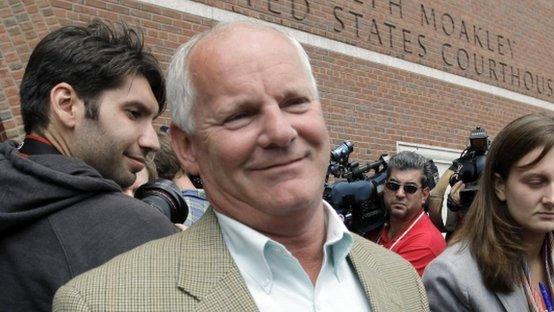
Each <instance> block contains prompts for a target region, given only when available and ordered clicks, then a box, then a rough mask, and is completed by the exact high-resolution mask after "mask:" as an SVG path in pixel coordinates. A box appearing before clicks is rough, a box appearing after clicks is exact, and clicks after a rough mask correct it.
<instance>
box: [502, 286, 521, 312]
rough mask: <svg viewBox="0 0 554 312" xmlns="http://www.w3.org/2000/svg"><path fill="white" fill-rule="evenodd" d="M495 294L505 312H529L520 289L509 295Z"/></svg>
mask: <svg viewBox="0 0 554 312" xmlns="http://www.w3.org/2000/svg"><path fill="white" fill-rule="evenodd" d="M495 294H496V297H497V298H498V300H500V302H501V303H502V306H504V309H506V311H507V312H521V311H529V307H528V306H527V304H526V303H527V299H526V298H525V293H524V292H523V289H522V288H521V287H518V288H516V290H514V291H512V292H510V293H499V292H496V293H495Z"/></svg>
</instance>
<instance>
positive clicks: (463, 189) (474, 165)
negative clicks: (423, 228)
mask: <svg viewBox="0 0 554 312" xmlns="http://www.w3.org/2000/svg"><path fill="white" fill-rule="evenodd" d="M489 145H490V141H489V137H488V135H487V132H486V131H485V130H484V129H483V128H481V127H476V128H475V129H473V130H472V131H471V133H470V135H469V146H468V147H467V148H466V149H465V150H464V151H463V152H462V154H461V155H460V158H458V159H455V160H454V161H453V162H452V165H451V166H450V168H448V169H447V170H446V171H445V172H444V173H443V175H442V176H441V178H440V180H439V182H438V183H437V187H436V188H435V189H433V190H432V191H431V195H430V198H429V216H430V218H431V220H432V221H433V223H434V224H435V226H436V227H437V228H438V229H439V230H440V231H441V232H445V233H446V239H447V240H448V239H449V238H450V237H451V236H452V234H453V233H454V232H455V231H456V230H457V229H458V228H459V227H460V226H461V224H462V222H463V218H464V215H465V214H466V213H467V211H468V209H469V207H470V205H471V203H472V202H473V199H474V198H475V194H476V193H477V190H478V188H479V185H478V181H479V177H480V176H481V172H482V171H483V170H484V167H485V160H486V154H487V152H488V148H489ZM449 184H450V186H451V187H452V188H451V189H450V193H449V194H448V197H447V208H448V210H447V219H446V224H443V220H442V208H443V198H444V193H445V192H446V190H447V187H448V185H449Z"/></svg>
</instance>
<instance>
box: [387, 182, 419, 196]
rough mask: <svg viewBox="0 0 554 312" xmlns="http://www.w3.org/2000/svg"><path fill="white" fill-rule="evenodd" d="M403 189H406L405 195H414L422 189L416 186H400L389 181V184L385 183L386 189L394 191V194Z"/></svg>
mask: <svg viewBox="0 0 554 312" xmlns="http://www.w3.org/2000/svg"><path fill="white" fill-rule="evenodd" d="M401 186H402V187H403V189H404V192H405V193H408V194H413V193H415V192H417V190H418V189H419V188H420V187H421V186H419V185H416V184H412V183H410V184H400V183H398V182H396V181H387V183H385V187H386V188H388V189H389V190H391V191H393V192H396V191H398V190H399V189H400V187H401Z"/></svg>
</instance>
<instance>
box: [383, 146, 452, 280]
mask: <svg viewBox="0 0 554 312" xmlns="http://www.w3.org/2000/svg"><path fill="white" fill-rule="evenodd" d="M427 163H428V161H427V159H425V157H423V156H421V155H419V154H417V153H414V152H409V151H404V152H400V153H398V154H396V155H395V156H394V157H392V158H391V160H390V162H389V166H388V168H387V171H388V178H387V182H386V183H385V190H384V193H383V199H384V203H385V207H386V209H387V210H388V212H389V223H388V224H386V225H385V226H384V228H383V230H382V231H381V234H380V235H379V238H378V239H377V243H378V244H380V245H383V246H384V247H385V248H388V249H390V250H392V251H394V252H396V253H398V254H399V255H401V256H402V257H403V258H404V259H406V260H407V261H409V262H410V263H411V264H412V265H413V266H414V267H415V269H416V270H417V272H418V273H419V275H422V274H423V270H424V269H425V267H426V266H427V264H428V263H429V262H431V260H433V259H434V258H435V257H436V256H438V255H439V254H440V253H441V252H442V251H443V250H444V248H446V243H445V241H444V239H443V237H442V235H441V234H440V232H439V231H438V230H437V229H436V228H435V226H434V225H433V223H432V222H431V220H430V219H429V216H427V214H426V213H425V211H424V209H423V205H424V204H425V202H426V200H427V197H428V196H429V185H428V179H429V177H428V174H427V172H426V170H425V169H426V168H427Z"/></svg>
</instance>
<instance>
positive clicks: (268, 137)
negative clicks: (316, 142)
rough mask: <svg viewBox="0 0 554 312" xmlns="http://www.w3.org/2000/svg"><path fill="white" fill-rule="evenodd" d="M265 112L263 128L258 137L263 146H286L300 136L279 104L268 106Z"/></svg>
mask: <svg viewBox="0 0 554 312" xmlns="http://www.w3.org/2000/svg"><path fill="white" fill-rule="evenodd" d="M263 114H264V117H263V118H262V123H263V124H262V127H263V130H262V133H261V134H260V136H259V139H258V142H259V144H260V145H261V146H262V147H264V148H267V147H271V146H276V147H286V146H288V145H289V144H290V143H291V142H292V141H293V140H294V139H295V138H296V137H297V136H298V132H297V131H296V129H295V128H294V126H293V125H292V124H291V122H290V120H289V119H288V117H287V115H286V113H285V112H283V111H282V110H281V108H280V107H279V106H278V105H272V106H271V107H268V108H266V110H265V111H264V113H263Z"/></svg>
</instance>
